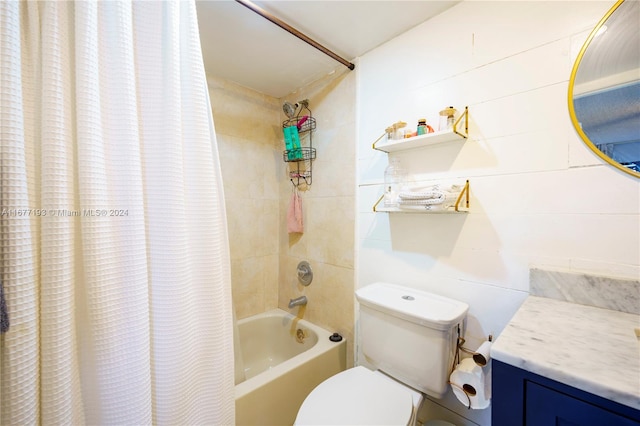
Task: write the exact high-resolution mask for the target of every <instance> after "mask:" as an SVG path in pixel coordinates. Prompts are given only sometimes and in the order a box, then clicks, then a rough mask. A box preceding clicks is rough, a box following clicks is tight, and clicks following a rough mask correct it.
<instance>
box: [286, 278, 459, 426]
mask: <svg viewBox="0 0 640 426" xmlns="http://www.w3.org/2000/svg"><path fill="white" fill-rule="evenodd" d="M356 298H357V299H358V302H359V303H360V317H359V331H360V337H359V339H360V340H359V342H360V347H361V351H362V353H363V354H364V356H365V358H366V362H367V363H368V364H371V365H372V366H374V367H375V368H376V369H377V370H376V371H372V370H369V369H368V368H365V367H363V366H357V367H354V368H350V369H348V370H346V371H343V372H341V373H338V374H336V375H335V376H333V377H330V378H328V379H327V380H325V381H324V382H322V383H320V384H319V385H318V386H317V387H316V388H315V389H314V390H313V391H312V392H311V393H310V394H309V395H308V396H307V398H306V399H305V400H304V402H303V403H302V406H301V407H300V410H299V411H298V415H297V417H296V421H295V424H296V425H299V426H302V425H415V424H416V421H417V413H418V409H419V408H420V405H421V404H422V400H423V395H422V394H423V393H425V394H427V395H431V396H433V397H435V398H441V397H443V396H444V394H445V393H446V392H447V388H448V383H447V381H448V378H449V373H450V371H449V369H450V368H451V365H452V363H453V357H454V354H455V349H456V342H457V337H458V334H457V326H458V324H460V323H461V322H462V320H463V319H464V318H465V316H466V314H467V310H468V309H469V306H468V305H467V304H466V303H462V302H459V301H457V300H453V299H449V298H446V297H442V296H438V295H435V294H431V293H427V292H423V291H419V290H415V289H409V288H405V287H401V286H398V285H393V284H387V283H375V284H371V285H368V286H366V287H363V288H361V289H359V290H358V291H356ZM427 424H429V422H428V423H427ZM437 424H438V425H442V426H444V425H448V424H449V423H446V422H442V421H438V423H437Z"/></svg>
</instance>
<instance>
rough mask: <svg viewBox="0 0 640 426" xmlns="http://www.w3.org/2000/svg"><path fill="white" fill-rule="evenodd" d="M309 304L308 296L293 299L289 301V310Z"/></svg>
mask: <svg viewBox="0 0 640 426" xmlns="http://www.w3.org/2000/svg"><path fill="white" fill-rule="evenodd" d="M306 304H307V296H300V297H296V298H295V299H291V300H290V301H289V309H291V308H294V307H296V306H301V305H306Z"/></svg>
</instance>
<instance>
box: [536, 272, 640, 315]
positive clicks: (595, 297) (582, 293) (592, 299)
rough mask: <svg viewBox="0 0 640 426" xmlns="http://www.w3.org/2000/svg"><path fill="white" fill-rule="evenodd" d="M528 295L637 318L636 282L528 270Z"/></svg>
mask: <svg viewBox="0 0 640 426" xmlns="http://www.w3.org/2000/svg"><path fill="white" fill-rule="evenodd" d="M529 283H530V290H529V291H530V294H531V295H532V296H539V297H547V298H550V299H557V300H564V301H567V302H572V303H578V304H580V305H588V306H595V307H598V308H605V309H611V310H614V311H621V312H627V313H631V314H636V315H640V280H623V279H617V278H609V277H601V276H596V275H587V274H580V273H570V272H560V271H547V270H542V269H531V270H530V271H529Z"/></svg>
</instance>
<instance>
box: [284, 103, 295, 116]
mask: <svg viewBox="0 0 640 426" xmlns="http://www.w3.org/2000/svg"><path fill="white" fill-rule="evenodd" d="M297 109H298V104H295V105H293V104H292V103H291V102H287V101H285V102H284V104H283V105H282V110H283V111H284V113H285V115H286V116H287V117H289V118H293V117H294V116H295V115H296V110H297Z"/></svg>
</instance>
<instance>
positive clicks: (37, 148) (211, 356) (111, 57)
mask: <svg viewBox="0 0 640 426" xmlns="http://www.w3.org/2000/svg"><path fill="white" fill-rule="evenodd" d="M208 102H209V100H208V93H207V88H206V79H205V74H204V67H203V63H202V55H201V50H200V40H199V35H198V28H197V20H196V12H195V4H194V2H193V1H188V2H187V1H179V2H145V1H139V2H138V1H134V2H127V1H114V2H111V1H103V2H93V1H91V2H89V1H82V2H67V1H64V2H58V1H43V2H22V1H20V2H18V1H4V2H0V179H1V180H0V209H1V215H0V232H1V234H0V244H1V245H0V267H1V268H0V272H1V275H0V279H1V282H2V285H3V287H4V296H5V298H6V306H7V311H8V316H9V319H10V326H9V329H8V331H7V332H6V333H3V334H0V380H1V382H0V392H1V394H0V404H1V406H0V424H3V425H4V424H7V425H9V424H11V425H13V424H15V425H18V424H20V425H27V424H51V425H65V424H66V425H80V424H96V425H97V424H100V425H104V424H126V425H142V424H151V423H153V424H171V425H187V424H188V425H196V424H199V425H220V424H233V423H234V402H233V375H234V368H233V335H232V330H233V328H232V326H233V323H232V318H233V317H232V306H231V289H230V271H229V269H230V268H229V250H228V241H227V234H226V218H225V212H224V198H223V193H222V182H221V175H220V171H219V162H218V154H217V146H216V140H215V134H214V130H213V121H212V117H211V112H210V111H211V110H210V108H209V103H208Z"/></svg>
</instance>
